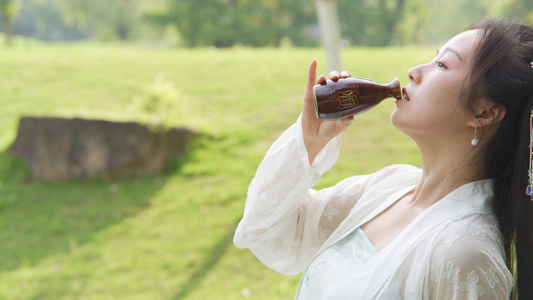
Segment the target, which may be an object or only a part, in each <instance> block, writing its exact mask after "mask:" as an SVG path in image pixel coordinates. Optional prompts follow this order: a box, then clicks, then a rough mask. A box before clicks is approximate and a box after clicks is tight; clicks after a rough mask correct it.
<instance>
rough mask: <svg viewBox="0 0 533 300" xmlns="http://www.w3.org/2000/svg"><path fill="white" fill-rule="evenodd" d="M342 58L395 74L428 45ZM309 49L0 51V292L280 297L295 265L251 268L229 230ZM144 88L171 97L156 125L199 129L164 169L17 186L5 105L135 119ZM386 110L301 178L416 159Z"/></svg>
mask: <svg viewBox="0 0 533 300" xmlns="http://www.w3.org/2000/svg"><path fill="white" fill-rule="evenodd" d="M343 54H344V61H345V65H346V69H348V70H350V71H351V72H352V74H354V76H361V77H367V78H371V79H375V80H378V81H381V82H389V81H391V80H392V79H393V78H394V77H399V78H400V81H401V82H403V83H406V82H407V81H408V80H407V70H408V69H409V68H410V67H412V66H413V65H415V64H419V63H424V62H426V61H428V60H430V59H431V58H432V57H433V55H434V49H433V48H420V47H417V48H379V49H378V48H349V49H345V51H344V53H343ZM313 58H318V60H319V70H322V72H323V70H324V69H323V66H324V64H323V62H324V58H323V55H322V51H320V50H319V49H298V48H294V49H249V48H235V49H221V50H220V49H219V50H216V49H196V50H187V49H181V50H147V49H135V48H127V47H117V46H111V45H106V46H102V45H94V44H84V45H79V44H78V45H58V44H55V45H53V46H50V45H49V46H46V45H40V44H36V45H32V46H31V47H25V48H22V47H21V48H18V49H2V55H0V65H2V68H0V76H1V77H2V78H3V80H2V82H1V83H0V111H2V113H3V117H2V118H0V226H1V227H2V228H3V230H2V231H0V245H2V247H0V257H1V258H2V259H0V299H54V300H61V299H80V300H84V299H128V300H131V299H221V300H224V299H228V300H233V299H241V298H249V299H292V298H293V296H294V292H295V288H296V286H297V284H298V280H299V278H298V276H294V277H288V276H283V275H280V274H277V273H275V272H274V271H272V270H270V269H268V268H266V267H265V266H264V265H262V264H261V263H260V262H259V261H258V260H257V259H256V258H255V257H254V256H253V255H252V254H251V253H250V251H248V250H242V249H237V248H236V247H234V246H233V244H232V237H233V232H234V230H235V226H236V224H237V221H238V220H239V219H240V218H241V216H242V212H243V207H244V201H245V197H246V189H247V186H248V184H249V183H250V180H251V179H252V177H253V175H254V172H255V169H256V167H257V165H258V164H259V162H260V161H261V158H262V157H263V155H264V153H265V152H266V150H267V149H268V147H269V146H270V144H271V143H272V142H273V141H274V140H275V139H276V138H277V137H278V136H279V134H281V132H282V131H283V130H284V129H285V128H287V127H288V126H289V125H290V124H292V123H293V122H294V121H295V120H296V118H297V117H298V114H299V111H300V109H301V97H302V91H303V88H304V86H305V80H306V72H307V68H308V66H309V63H310V62H311V60H312V59H313ZM150 95H151V96H154V95H155V97H156V98H157V97H159V99H166V100H169V101H172V99H175V101H176V104H178V105H176V107H175V109H174V110H173V111H172V112H171V113H168V115H167V117H166V120H167V122H168V124H169V125H184V126H187V127H191V128H195V129H197V130H199V131H201V132H202V133H203V135H202V137H199V138H197V139H196V140H195V141H194V144H193V146H192V148H191V149H190V151H189V152H188V153H187V155H186V156H185V157H183V158H182V159H180V160H179V161H177V162H176V163H175V164H174V165H173V168H172V172H171V173H170V174H168V175H158V176H155V175H154V176H148V177H145V178H140V179H134V180H123V181H117V182H112V181H107V180H96V181H90V182H69V183H54V182H41V181H33V182H30V181H28V180H27V177H28V170H27V168H26V167H25V165H24V164H23V163H22V162H20V161H17V160H14V159H13V158H12V157H11V156H10V155H9V153H8V147H9V145H10V143H11V142H12V141H13V139H14V137H15V134H16V127H17V119H18V117H20V116H25V115H37V116H45V115H46V116H50V115H52V116H70V117H74V116H80V117H92V118H102V119H110V120H117V121H135V120H143V119H144V118H145V117H146V116H145V114H146V113H145V112H143V111H140V110H135V109H134V106H135V105H133V104H132V102H134V99H136V98H138V97H147V98H150V97H151V96H150ZM180 99H184V101H185V102H186V103H187V105H188V106H187V107H186V108H181V109H180V107H181V104H180V103H181V102H180V101H181V100H180ZM156 106H157V105H156ZM393 108H394V103H393V102H392V101H385V102H384V103H382V104H380V105H379V106H378V107H376V108H374V109H373V110H371V111H370V112H368V113H365V114H362V115H360V116H358V117H357V118H356V120H355V122H354V124H353V125H352V127H351V128H350V129H349V130H347V131H346V132H345V134H344V135H343V148H342V156H341V158H340V160H339V162H338V163H337V165H336V166H335V167H334V168H333V169H332V170H330V171H329V172H328V173H327V174H326V175H325V176H324V177H323V178H322V179H321V181H320V182H319V183H318V185H317V188H319V187H325V186H329V185H331V184H334V183H336V182H337V181H339V180H340V179H342V178H345V177H347V176H351V175H354V174H361V173H369V172H373V171H376V170H378V169H380V168H382V167H384V166H386V165H389V164H392V163H412V164H419V158H418V154H417V153H418V152H417V150H416V146H415V145H414V144H413V143H412V142H411V141H410V140H409V139H408V138H407V137H405V136H404V135H403V134H401V133H400V132H398V131H397V130H395V129H394V128H393V127H392V126H391V125H390V122H389V117H390V113H391V111H392V109H393ZM148 110H150V109H148ZM156 111H157V110H156Z"/></svg>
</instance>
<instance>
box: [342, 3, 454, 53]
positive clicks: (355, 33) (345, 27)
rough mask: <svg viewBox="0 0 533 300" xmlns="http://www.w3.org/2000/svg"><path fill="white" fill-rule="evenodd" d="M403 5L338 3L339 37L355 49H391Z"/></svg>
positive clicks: (404, 5)
mask: <svg viewBox="0 0 533 300" xmlns="http://www.w3.org/2000/svg"><path fill="white" fill-rule="evenodd" d="M450 1H451V0H450ZM406 2H408V1H406V0H378V1H370V0H339V14H340V20H341V26H342V36H343V37H344V38H345V39H347V40H348V41H350V42H351V43H353V44H356V45H369V46H386V45H390V44H391V42H393V41H394V40H395V37H396V33H397V27H398V24H399V22H400V20H401V19H402V16H403V12H404V10H405V8H406Z"/></svg>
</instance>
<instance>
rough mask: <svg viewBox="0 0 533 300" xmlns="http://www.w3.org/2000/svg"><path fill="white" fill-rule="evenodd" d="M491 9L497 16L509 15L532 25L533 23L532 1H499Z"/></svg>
mask: <svg viewBox="0 0 533 300" xmlns="http://www.w3.org/2000/svg"><path fill="white" fill-rule="evenodd" d="M491 8H492V10H493V12H494V13H496V14H500V15H508V16H512V17H515V18H518V19H520V20H522V21H524V22H528V23H530V24H531V23H533V1H531V0H497V1H495V2H494V3H493V5H492V7H491Z"/></svg>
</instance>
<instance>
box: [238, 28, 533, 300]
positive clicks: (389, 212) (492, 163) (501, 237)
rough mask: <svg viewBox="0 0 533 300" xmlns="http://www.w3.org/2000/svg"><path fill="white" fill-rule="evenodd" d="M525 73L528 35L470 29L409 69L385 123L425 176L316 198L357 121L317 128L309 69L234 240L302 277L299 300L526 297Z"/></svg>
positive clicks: (532, 57)
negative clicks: (405, 139)
mask: <svg viewBox="0 0 533 300" xmlns="http://www.w3.org/2000/svg"><path fill="white" fill-rule="evenodd" d="M532 66H533V29H532V28H530V27H528V26H525V25H521V24H515V23H510V22H507V21H501V20H499V21H493V20H483V21H481V22H478V23H477V24H474V25H473V26H472V28H471V29H470V30H468V31H465V32H462V33H460V34H458V35H457V36H455V37H453V38H452V39H451V40H450V41H448V42H447V43H446V44H445V45H444V46H443V47H442V48H440V49H439V51H438V53H437V55H436V57H435V59H433V60H431V61H430V62H428V63H426V64H423V65H419V66H416V67H414V68H412V69H410V70H409V72H408V77H409V81H410V82H409V84H408V85H407V86H406V87H404V89H403V92H404V96H405V97H404V99H399V100H397V101H396V108H395V110H394V112H393V113H392V117H391V121H392V124H393V125H394V126H395V127H396V128H397V129H398V130H400V131H402V132H403V133H405V134H406V135H408V136H409V137H410V138H411V139H412V140H413V141H414V142H415V143H416V144H417V146H418V149H419V150H420V155H421V161H422V168H417V167H413V166H408V165H392V166H389V167H386V168H384V169H382V170H380V171H378V172H376V173H374V174H370V175H360V176H354V177H350V178H347V179H345V180H342V181H341V182H339V183H338V184H336V185H335V186H333V187H330V188H326V189H323V190H320V191H316V190H313V189H312V187H313V185H314V184H315V183H316V181H317V180H318V179H319V178H320V176H321V175H322V174H324V173H325V172H326V171H327V170H328V169H330V168H331V167H332V166H333V165H334V163H335V162H336V159H337V157H338V155H339V154H338V153H339V147H340V143H341V138H340V134H341V132H342V131H343V130H345V129H346V128H347V127H348V126H350V124H351V123H352V121H353V117H350V118H346V119H343V120H336V121H327V120H320V119H317V117H316V114H315V111H314V105H313V95H312V93H313V91H312V88H313V85H314V84H315V80H316V82H317V83H320V84H326V78H325V77H324V76H319V77H318V78H316V61H313V62H312V63H311V66H310V68H309V72H308V81H307V87H306V89H305V93H304V101H303V109H302V114H301V116H300V118H299V119H298V121H297V122H296V123H295V124H294V125H293V126H291V127H290V128H289V129H288V130H287V131H286V132H285V133H284V134H283V135H282V136H281V137H280V138H279V139H278V140H277V141H276V142H275V143H274V144H273V145H272V147H271V148H270V150H269V151H268V152H267V154H266V157H265V158H264V160H263V162H262V163H261V165H260V166H259V168H258V170H257V173H256V175H255V178H254V179H253V181H252V183H251V184H250V187H249V190H248V198H247V200H246V205H245V209H244V217H243V219H242V220H241V222H240V224H239V226H238V228H237V231H236V234H235V238H234V242H235V244H236V245H237V246H238V247H242V248H249V249H250V250H251V251H252V252H253V253H254V254H255V255H256V256H257V258H258V259H259V260H261V261H262V262H263V263H264V264H265V265H267V266H268V267H270V268H272V269H274V270H277V271H278V272H281V273H284V274H297V273H300V272H303V276H302V278H301V280H300V284H299V286H298V290H297V293H296V299H509V297H511V296H512V297H517V296H519V297H521V298H523V299H526V298H527V297H530V296H531V295H533V248H532V244H533V202H532V201H531V186H530V185H531V181H532V179H531V148H530V145H531V143H532V142H531V136H530V135H531V132H532V124H531V122H532V118H533V115H532V114H533V68H532ZM349 76H350V74H349V73H348V72H342V73H340V74H339V73H337V72H332V73H331V74H330V78H331V79H332V80H338V79H339V78H340V77H349ZM355 123H357V122H355ZM353 126H355V127H357V125H356V124H354V125H352V127H353Z"/></svg>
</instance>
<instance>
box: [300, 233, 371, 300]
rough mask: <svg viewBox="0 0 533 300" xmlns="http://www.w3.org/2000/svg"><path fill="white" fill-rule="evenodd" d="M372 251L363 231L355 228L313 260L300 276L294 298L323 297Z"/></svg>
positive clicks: (356, 267) (369, 257)
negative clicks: (296, 293) (297, 291)
mask: <svg viewBox="0 0 533 300" xmlns="http://www.w3.org/2000/svg"><path fill="white" fill-rule="evenodd" d="M376 254H377V251H376V249H375V248H374V246H372V243H370V240H368V238H367V237H366V235H365V233H364V232H363V230H361V229H360V228H356V229H355V230H353V231H352V232H351V233H350V234H348V235H347V236H346V237H344V238H343V239H341V240H340V241H338V242H336V243H335V244H333V245H331V246H329V247H328V248H327V249H326V250H324V251H323V252H322V253H321V254H320V255H319V256H317V257H316V258H315V259H314V260H313V262H312V263H311V264H310V265H309V267H308V268H307V270H306V271H305V273H304V274H303V276H302V279H300V284H299V287H298V290H299V293H298V295H297V297H296V299H305V300H311V299H326V298H327V297H329V296H330V295H331V294H332V293H333V292H334V291H335V290H336V288H337V287H338V286H339V285H340V284H342V282H343V278H349V277H350V275H351V274H353V273H355V272H359V271H360V270H361V269H362V268H363V267H364V266H365V265H366V264H367V262H368V261H369V260H370V259H371V258H372V257H373V256H374V255H376Z"/></svg>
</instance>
